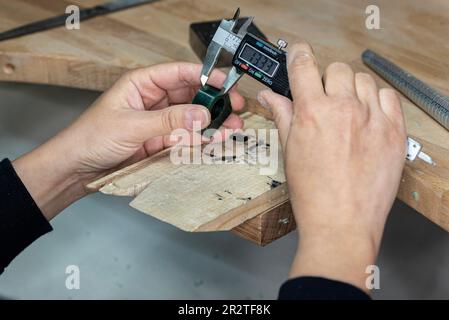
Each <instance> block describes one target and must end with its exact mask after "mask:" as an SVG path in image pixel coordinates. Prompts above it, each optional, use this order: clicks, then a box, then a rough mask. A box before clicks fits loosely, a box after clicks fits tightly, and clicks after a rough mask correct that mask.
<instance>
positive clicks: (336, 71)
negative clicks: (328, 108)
mask: <svg viewBox="0 0 449 320" xmlns="http://www.w3.org/2000/svg"><path fill="white" fill-rule="evenodd" d="M323 80H324V86H325V90H326V94H327V95H328V96H330V97H332V96H333V97H354V96H356V90H355V75H354V71H352V68H351V67H350V66H349V65H347V64H346V63H341V62H334V63H332V64H330V65H329V66H328V67H327V68H326V71H325V72H324V77H323Z"/></svg>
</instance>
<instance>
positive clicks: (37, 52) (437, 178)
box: [0, 0, 449, 242]
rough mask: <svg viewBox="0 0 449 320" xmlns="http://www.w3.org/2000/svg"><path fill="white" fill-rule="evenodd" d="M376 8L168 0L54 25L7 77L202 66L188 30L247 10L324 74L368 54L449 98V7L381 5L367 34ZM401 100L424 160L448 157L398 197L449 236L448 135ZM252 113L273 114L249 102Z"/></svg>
mask: <svg viewBox="0 0 449 320" xmlns="http://www.w3.org/2000/svg"><path fill="white" fill-rule="evenodd" d="M102 2H103V0H77V1H74V2H73V1H52V0H40V1H34V0H16V1H9V0H0V7H1V8H2V10H1V11H0V30H6V29H8V28H12V27H16V26H18V25H21V24H24V23H28V22H31V21H35V20H38V19H42V18H46V17H50V16H53V15H56V14H61V13H62V12H64V9H65V7H66V6H67V5H68V4H73V3H75V4H79V5H82V6H92V5H96V4H99V3H102ZM369 4H372V3H371V2H370V1H368V0H361V1H359V0H340V1H329V0H314V1H310V0H303V1H296V0H286V1H272V2H269V1H264V2H260V1H257V0H247V1H244V2H242V1H238V0H229V1H226V2H217V1H212V0H188V1H186V0H164V1H160V2H157V3H154V4H151V5H146V6H143V7H139V8H134V9H130V10H126V11H122V12H117V13H114V14H111V15H108V16H103V17H99V18H96V19H93V20H90V21H86V22H83V23H82V26H81V30H79V31H67V30H66V29H64V28H57V29H55V30H50V31H46V32H43V33H39V34H35V35H31V36H27V37H22V38H19V39H13V40H9V41H4V42H0V80H4V81H19V82H32V83H44V84H54V85H63V86H70V87H77V88H86V89H92V90H100V91H102V90H104V89H106V88H108V87H109V86H110V85H111V84H112V83H113V82H114V81H115V80H116V79H117V78H118V77H119V75H120V74H121V73H122V72H124V71H126V70H129V69H133V68H136V67H139V66H146V65H150V64H154V63H161V62H166V61H173V60H187V61H196V62H198V59H197V58H196V57H195V55H194V54H193V52H192V50H191V49H190V48H189V45H188V25H189V24H190V23H191V22H196V21H205V20H213V19H221V18H222V17H223V16H231V15H232V14H233V11H234V10H235V8H236V7H237V6H240V7H241V9H242V13H243V14H245V15H246V14H248V15H254V16H256V23H257V24H258V26H259V27H260V28H261V29H262V30H263V31H264V33H266V34H267V35H268V37H269V38H270V39H272V40H273V41H275V40H276V39H277V38H279V37H282V38H284V39H286V40H288V41H289V42H290V43H292V42H294V41H296V40H298V39H299V38H302V37H303V38H306V39H307V40H308V41H309V42H310V43H311V44H312V45H313V47H314V49H315V53H316V55H317V58H318V60H319V62H320V65H321V66H322V67H324V66H326V65H327V64H328V63H330V62H332V61H336V60H338V61H345V62H351V64H352V65H353V66H354V68H355V69H356V70H358V71H367V69H366V68H365V67H364V66H363V65H362V64H361V62H360V54H361V53H362V52H363V50H364V49H366V48H371V49H373V50H375V51H377V52H379V53H380V54H382V55H384V56H386V57H387V58H389V59H390V60H392V61H394V62H395V63H396V64H398V65H400V66H401V67H403V68H404V69H406V70H408V71H410V72H411V73H413V74H415V75H416V76H417V77H419V78H420V79H422V80H423V81H426V82H427V83H429V84H430V85H432V86H434V87H435V88H437V89H440V90H441V91H442V93H444V94H449V88H448V86H447V81H448V79H449V61H447V60H445V59H442V57H444V56H446V55H447V30H448V21H449V2H448V1H440V0H429V1H421V0H408V1H406V2H403V1H389V0H378V1H376V5H378V6H379V7H380V10H381V29H380V30H368V29H366V28H365V27H364V23H365V21H364V19H365V14H364V12H365V8H366V6H367V5H369ZM348 21H351V23H348ZM368 72H370V71H368ZM379 83H380V84H381V85H382V86H384V85H385V84H384V83H383V82H381V81H380V82H379ZM239 88H240V90H241V91H242V93H243V94H244V95H246V96H248V97H252V98H254V97H255V94H256V92H257V90H258V89H260V88H261V86H260V85H259V84H258V83H256V82H255V81H253V80H251V79H248V78H244V79H242V81H241V82H240V85H239ZM402 100H403V104H404V111H405V114H406V120H407V128H408V132H409V133H410V134H411V135H413V136H415V137H416V138H417V140H418V141H421V142H423V143H424V145H425V148H426V149H429V150H430V151H428V150H426V152H427V153H429V154H430V155H431V156H432V157H433V158H435V159H441V160H439V161H437V165H436V167H434V168H427V165H426V164H424V163H422V162H421V161H420V160H417V161H416V162H415V163H413V164H407V166H406V169H405V171H404V180H403V182H402V183H401V189H400V192H399V197H400V198H401V199H403V200H404V201H405V202H406V203H407V204H409V205H411V206H413V207H414V208H416V209H417V210H418V211H419V212H421V213H422V214H424V215H425V216H427V217H429V218H430V219H431V220H432V221H435V222H437V223H438V224H439V225H441V226H443V227H444V228H446V229H447V228H448V227H447V226H448V224H449V222H448V221H447V204H446V202H447V195H446V194H447V190H449V189H448V188H447V178H448V175H447V173H446V171H445V167H446V165H447V164H448V162H449V160H447V159H448V158H447V157H444V155H445V154H446V153H445V152H446V150H449V133H448V132H447V131H446V130H444V129H443V128H442V127H441V126H440V125H438V124H437V123H436V122H435V121H433V120H432V119H431V118H430V117H428V116H427V115H426V114H425V113H424V112H422V111H421V110H420V109H419V108H417V107H416V106H414V105H413V104H412V103H411V102H410V101H408V100H407V99H405V98H402ZM249 108H250V109H251V108H256V109H259V111H261V110H262V112H263V113H264V114H266V113H267V112H266V110H263V109H260V108H257V107H255V105H254V104H252V103H250V106H249ZM416 166H420V167H419V168H417V167H416ZM421 166H424V169H423V168H421ZM137 191H140V190H137ZM414 192H417V193H418V194H419V200H418V201H416V200H415V199H414V198H413V197H411V193H413V194H415V195H416V193H414ZM416 202H418V203H416ZM254 221H256V220H254ZM267 221H269V220H267ZM247 223H250V221H248V222H247ZM258 239H260V237H259V238H258ZM256 241H259V242H260V240H256Z"/></svg>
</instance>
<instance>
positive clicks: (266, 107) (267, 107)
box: [257, 92, 271, 110]
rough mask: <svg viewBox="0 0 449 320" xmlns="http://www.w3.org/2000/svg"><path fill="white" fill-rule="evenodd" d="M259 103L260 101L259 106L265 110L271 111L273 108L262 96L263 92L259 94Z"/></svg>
mask: <svg viewBox="0 0 449 320" xmlns="http://www.w3.org/2000/svg"><path fill="white" fill-rule="evenodd" d="M257 101H259V104H260V105H261V106H262V107H264V108H265V109H268V110H271V107H270V106H269V105H268V102H267V100H266V99H265V98H264V96H263V95H262V92H259V93H258V94H257Z"/></svg>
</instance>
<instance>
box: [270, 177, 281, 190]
mask: <svg viewBox="0 0 449 320" xmlns="http://www.w3.org/2000/svg"><path fill="white" fill-rule="evenodd" d="M281 184H282V182H279V181H277V180H274V179H271V182H268V185H269V186H270V187H271V189H274V188H276V187H278V186H280V185H281Z"/></svg>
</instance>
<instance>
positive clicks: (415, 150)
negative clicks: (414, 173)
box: [406, 137, 435, 165]
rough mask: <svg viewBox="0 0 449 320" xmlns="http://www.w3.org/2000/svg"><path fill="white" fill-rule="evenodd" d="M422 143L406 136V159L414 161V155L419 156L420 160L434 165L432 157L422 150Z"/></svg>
mask: <svg viewBox="0 0 449 320" xmlns="http://www.w3.org/2000/svg"><path fill="white" fill-rule="evenodd" d="M421 150H422V145H421V144H420V143H419V142H418V141H416V140H414V139H412V138H410V137H408V138H407V157H406V158H407V160H409V161H414V160H415V159H416V157H418V158H420V159H421V160H422V161H424V162H427V163H428V164H431V165H435V162H434V161H433V159H432V158H431V157H430V156H429V155H428V154H426V153H424V152H422V151H421Z"/></svg>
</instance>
